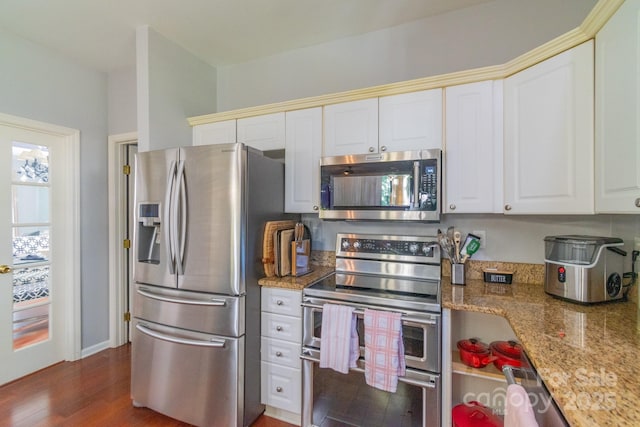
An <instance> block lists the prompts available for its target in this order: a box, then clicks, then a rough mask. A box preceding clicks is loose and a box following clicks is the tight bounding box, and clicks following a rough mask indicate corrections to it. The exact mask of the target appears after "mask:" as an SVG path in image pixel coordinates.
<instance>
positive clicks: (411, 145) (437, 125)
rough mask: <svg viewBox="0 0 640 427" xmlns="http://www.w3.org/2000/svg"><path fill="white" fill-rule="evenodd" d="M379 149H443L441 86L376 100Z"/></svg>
mask: <svg viewBox="0 0 640 427" xmlns="http://www.w3.org/2000/svg"><path fill="white" fill-rule="evenodd" d="M379 108H380V115H379V120H380V142H379V150H380V151H408V150H424V149H429V148H442V89H432V90H423V91H419V92H411V93H404V94H401V95H393V96H384V97H381V98H380V99H379Z"/></svg>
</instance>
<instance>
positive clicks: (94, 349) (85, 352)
mask: <svg viewBox="0 0 640 427" xmlns="http://www.w3.org/2000/svg"><path fill="white" fill-rule="evenodd" d="M110 347H111V346H110V345H109V340H107V341H103V342H101V343H98V344H95V345H92V346H91V347H87V348H83V349H82V356H81V357H82V358H83V359H84V358H85V357H89V356H92V355H94V354H96V353H99V352H101V351H102V350H106V349H108V348H110Z"/></svg>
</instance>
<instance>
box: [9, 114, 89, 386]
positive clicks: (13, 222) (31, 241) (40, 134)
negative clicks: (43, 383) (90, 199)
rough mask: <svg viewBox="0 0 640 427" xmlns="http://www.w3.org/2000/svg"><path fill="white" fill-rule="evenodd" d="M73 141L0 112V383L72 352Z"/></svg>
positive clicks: (75, 336) (76, 285)
mask: <svg viewBox="0 0 640 427" xmlns="http://www.w3.org/2000/svg"><path fill="white" fill-rule="evenodd" d="M78 147H79V132H78V131H77V130H74V129H68V128H62V127H59V126H55V125H50V124H46V123H41V122H35V121H31V120H28V119H23V118H19V117H13V116H8V115H0V150H1V155H0V171H1V173H2V175H0V176H2V178H3V179H0V199H1V201H0V239H3V241H5V244H3V245H1V246H0V263H1V265H0V289H2V292H3V293H4V294H5V295H4V296H2V297H1V298H0V360H2V361H3V369H2V371H0V384H4V383H7V382H9V381H13V380H15V379H17V378H20V377H22V376H25V375H28V374H30V373H32V372H35V371H38V370H40V369H43V368H45V367H47V366H50V365H53V364H55V363H58V362H60V361H63V360H75V359H77V358H79V357H80V303H79V301H80V279H79V277H80V263H79V259H80V256H79V247H80V245H79V235H80V232H79V222H80V221H79V194H78V189H79V185H78V183H79V173H78V169H79V163H78V158H79V156H78Z"/></svg>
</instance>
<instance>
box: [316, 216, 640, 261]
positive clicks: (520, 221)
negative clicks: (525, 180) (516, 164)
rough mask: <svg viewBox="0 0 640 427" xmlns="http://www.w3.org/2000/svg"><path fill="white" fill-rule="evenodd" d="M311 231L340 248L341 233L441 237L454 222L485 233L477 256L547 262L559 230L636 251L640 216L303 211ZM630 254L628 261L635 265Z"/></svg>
mask: <svg viewBox="0 0 640 427" xmlns="http://www.w3.org/2000/svg"><path fill="white" fill-rule="evenodd" d="M303 222H304V223H305V224H307V225H308V226H309V228H310V230H311V235H312V238H313V241H312V246H313V249H314V250H325V251H335V245H336V233H372V234H380V233H389V234H394V233H396V234H407V235H417V236H436V235H437V231H438V229H441V230H443V231H444V230H446V229H447V227H449V226H454V227H455V228H456V229H458V230H460V232H462V233H463V237H464V235H466V234H467V233H469V232H473V231H475V230H483V231H485V232H486V240H485V242H484V243H485V245H486V247H485V248H482V249H480V250H479V251H478V252H477V253H476V254H475V255H474V256H473V259H475V260H485V261H487V260H489V261H511V262H524V263H533V264H543V263H544V240H543V239H544V238H545V236H555V235H560V234H583V235H594V236H614V237H620V238H622V239H623V240H624V241H625V247H624V249H625V250H627V251H628V252H629V255H630V253H631V250H632V249H633V237H634V236H639V237H640V216H638V215H573V216H569V215H501V214H485V215H480V214H478V215H471V214H464V215H461V214H458V215H452V214H449V215H443V217H442V220H441V221H440V223H437V224H428V223H398V222H385V223H381V222H347V221H322V220H319V219H318V216H317V215H303ZM630 258H631V257H630V256H629V257H627V264H628V266H629V267H630V266H631V263H630Z"/></svg>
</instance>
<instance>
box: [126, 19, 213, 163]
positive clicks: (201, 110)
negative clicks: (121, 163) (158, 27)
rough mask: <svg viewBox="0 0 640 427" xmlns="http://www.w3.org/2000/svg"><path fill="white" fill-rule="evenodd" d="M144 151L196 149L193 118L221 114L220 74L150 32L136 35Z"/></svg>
mask: <svg viewBox="0 0 640 427" xmlns="http://www.w3.org/2000/svg"><path fill="white" fill-rule="evenodd" d="M136 73H137V90H138V92H137V98H138V110H137V112H138V114H137V116H138V149H139V151H147V150H156V149H163V148H171V147H180V146H187V145H191V143H192V141H191V140H192V130H191V126H189V123H188V122H187V117H192V116H197V115H201V114H207V113H211V112H212V111H215V108H216V93H217V92H216V69H215V68H213V67H211V66H209V65H208V64H206V63H205V62H204V61H202V60H200V59H198V58H196V57H195V56H193V55H192V54H191V53H189V52H187V51H186V50H184V49H183V48H182V47H180V46H178V45H177V44H175V43H174V42H172V41H171V40H169V39H167V38H165V37H164V36H162V35H161V34H159V33H157V32H156V31H154V30H153V29H151V28H149V27H148V26H144V27H140V28H138V30H137V32H136Z"/></svg>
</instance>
